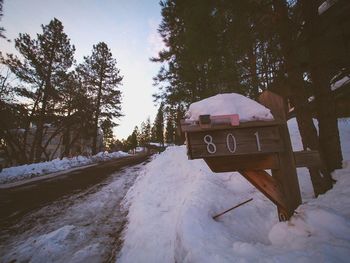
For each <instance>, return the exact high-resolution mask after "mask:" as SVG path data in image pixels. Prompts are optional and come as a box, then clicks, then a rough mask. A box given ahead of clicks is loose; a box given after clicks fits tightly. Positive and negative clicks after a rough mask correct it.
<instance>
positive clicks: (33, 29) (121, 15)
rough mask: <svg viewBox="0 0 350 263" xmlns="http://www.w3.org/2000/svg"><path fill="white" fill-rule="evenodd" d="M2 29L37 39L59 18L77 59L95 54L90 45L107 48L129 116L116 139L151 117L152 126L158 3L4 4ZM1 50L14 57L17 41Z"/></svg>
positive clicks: (71, 0) (66, 0)
mask: <svg viewBox="0 0 350 263" xmlns="http://www.w3.org/2000/svg"><path fill="white" fill-rule="evenodd" d="M3 14H4V15H3V17H2V21H1V26H3V27H4V28H5V30H6V31H5V35H6V37H7V38H8V39H10V40H13V39H15V38H16V37H18V34H19V33H28V34H30V35H31V36H32V37H33V38H35V37H36V33H41V32H42V30H41V24H44V25H46V24H48V23H49V22H50V20H51V19H53V18H54V17H56V18H57V19H59V20H60V21H61V22H62V24H63V26H64V32H65V33H66V34H67V35H68V37H69V38H70V40H71V44H73V45H74V46H75V48H76V51H75V56H74V57H75V59H76V60H77V62H78V63H79V62H81V61H82V59H83V56H87V55H90V54H91V50H92V46H93V45H94V44H97V43H98V42H101V41H103V42H105V43H107V45H108V47H109V48H110V49H111V51H112V54H113V57H114V58H116V59H117V62H118V64H117V67H118V68H119V69H120V72H121V74H122V75H123V76H124V79H123V86H122V87H121V91H122V94H123V102H122V112H123V114H124V115H125V116H124V117H122V118H121V119H120V120H119V122H118V123H119V124H120V125H119V126H118V127H117V128H115V129H114V134H115V136H116V137H117V138H118V139H121V138H126V137H127V136H128V135H130V134H131V133H132V130H133V128H134V127H135V126H136V125H138V126H139V125H140V124H141V122H142V121H145V120H146V119H147V117H150V118H151V121H153V119H154V117H155V115H156V111H157V107H156V106H154V102H153V98H152V94H153V93H154V92H156V91H157V88H156V87H153V86H152V84H153V80H152V78H153V77H154V76H155V75H156V74H157V72H158V69H159V67H160V65H159V64H157V63H153V62H150V61H149V58H150V57H152V56H156V54H157V52H158V51H159V50H160V49H161V48H162V42H161V38H160V36H159V35H158V33H157V28H158V24H159V23H160V21H161V14H160V6H159V0H139V1H138V0H114V1H113V0H101V1H98V0H60V1H54V0H46V1H45V0H30V1H27V0H4V6H3ZM0 50H1V51H2V52H4V53H16V51H15V48H14V42H13V41H12V42H11V43H7V42H6V41H5V40H2V39H0Z"/></svg>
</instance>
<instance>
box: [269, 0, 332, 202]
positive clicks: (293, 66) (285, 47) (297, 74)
mask: <svg viewBox="0 0 350 263" xmlns="http://www.w3.org/2000/svg"><path fill="white" fill-rule="evenodd" d="M273 3H274V7H275V12H276V17H277V18H278V20H277V23H278V33H279V36H280V42H281V48H282V53H283V56H284V58H285V66H286V71H287V74H288V82H289V84H290V92H291V100H292V103H293V104H294V107H295V111H296V115H297V122H298V127H299V132H300V135H301V138H302V142H303V148H304V149H305V150H307V149H311V150H320V147H319V143H318V138H317V132H316V128H315V126H314V124H313V121H312V115H311V112H310V111H309V110H307V109H305V106H306V105H307V104H308V98H307V95H306V91H305V87H304V80H303V74H302V72H301V71H300V70H299V65H298V63H297V61H296V59H295V55H294V54H293V51H294V49H295V46H294V42H293V41H294V40H293V38H292V35H293V29H292V26H291V25H290V22H289V18H288V10H287V5H286V2H285V1H284V0H274V2H273ZM309 172H310V177H311V181H312V184H313V188H314V193H315V196H318V195H319V194H322V193H324V192H326V191H327V190H329V189H330V188H332V179H331V176H330V174H329V173H327V172H325V171H323V172H322V174H321V173H320V172H319V171H318V169H309Z"/></svg>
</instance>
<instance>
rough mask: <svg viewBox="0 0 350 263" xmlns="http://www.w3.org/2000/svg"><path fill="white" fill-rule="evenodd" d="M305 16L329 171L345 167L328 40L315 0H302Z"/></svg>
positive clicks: (320, 138) (322, 147) (321, 139)
mask: <svg viewBox="0 0 350 263" xmlns="http://www.w3.org/2000/svg"><path fill="white" fill-rule="evenodd" d="M301 2H302V11H303V15H304V18H305V31H306V34H307V47H308V50H309V53H310V73H311V79H312V83H313V86H314V90H315V103H316V110H317V118H318V122H319V124H318V125H319V131H320V135H319V140H320V147H321V150H322V153H323V156H324V160H325V161H326V164H327V168H328V170H329V171H330V172H332V171H334V170H335V169H339V168H341V167H342V160H343V157H342V152H341V145H340V138H339V130H338V121H337V116H336V108H335V100H334V97H333V94H332V91H331V87H330V80H331V70H330V66H329V64H330V61H329V60H330V59H329V58H327V52H325V50H327V48H329V47H327V44H328V43H327V41H326V40H325V39H323V37H322V33H321V26H320V25H322V23H321V21H320V17H319V15H318V4H317V1H314V0H302V1H301Z"/></svg>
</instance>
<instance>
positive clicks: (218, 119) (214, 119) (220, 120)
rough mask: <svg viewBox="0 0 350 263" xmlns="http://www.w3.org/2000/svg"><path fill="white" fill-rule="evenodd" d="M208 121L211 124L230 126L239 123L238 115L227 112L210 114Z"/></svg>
mask: <svg viewBox="0 0 350 263" xmlns="http://www.w3.org/2000/svg"><path fill="white" fill-rule="evenodd" d="M210 121H211V123H212V124H214V125H215V124H230V125H231V126H238V125H239V115H238V114H229V115H217V116H210Z"/></svg>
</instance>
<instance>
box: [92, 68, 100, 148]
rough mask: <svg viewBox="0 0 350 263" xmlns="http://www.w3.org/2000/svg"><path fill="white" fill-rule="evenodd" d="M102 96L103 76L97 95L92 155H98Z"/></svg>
mask: <svg viewBox="0 0 350 263" xmlns="http://www.w3.org/2000/svg"><path fill="white" fill-rule="evenodd" d="M101 96H102V74H101V77H100V83H99V88H98V94H97V102H96V112H95V120H94V137H93V139H92V154H96V153H97V136H98V119H99V117H100V107H101Z"/></svg>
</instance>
